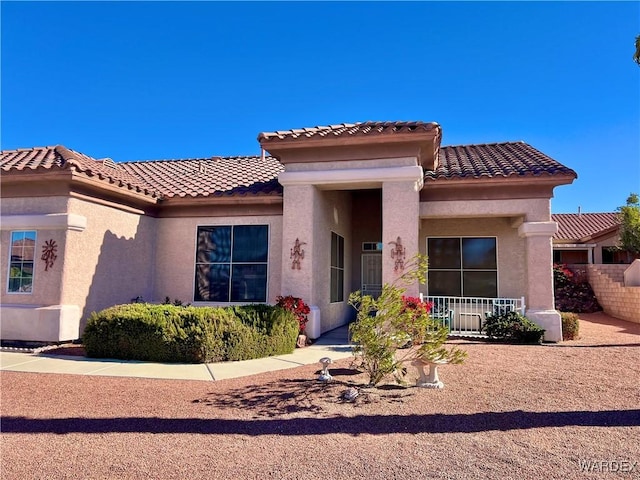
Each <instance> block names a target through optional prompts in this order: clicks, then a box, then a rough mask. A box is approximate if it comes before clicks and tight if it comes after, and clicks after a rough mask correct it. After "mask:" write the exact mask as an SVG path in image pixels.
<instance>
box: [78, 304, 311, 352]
mask: <svg viewBox="0 0 640 480" xmlns="http://www.w3.org/2000/svg"><path fill="white" fill-rule="evenodd" d="M297 336H298V322H297V320H296V318H295V316H294V315H293V314H291V313H290V312H287V311H285V310H284V309H282V308H279V307H273V306H268V305H247V306H241V307H228V308H215V307H193V306H187V307H183V306H178V305H170V304H169V305H167V304H165V305H153V304H148V303H134V304H127V305H116V306H114V307H111V308H107V309H105V310H102V311H101V312H98V313H95V312H94V313H93V314H92V315H91V317H90V318H89V320H88V322H87V326H86V327H85V330H84V333H83V337H82V342H83V345H84V348H85V351H86V353H87V356H89V357H94V358H118V359H123V360H145V361H154V362H180V363H204V362H217V361H226V360H246V359H251V358H260V357H265V356H269V355H279V354H284V353H291V352H292V351H293V349H294V348H295V344H296V339H297Z"/></svg>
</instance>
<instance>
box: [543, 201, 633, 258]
mask: <svg viewBox="0 0 640 480" xmlns="http://www.w3.org/2000/svg"><path fill="white" fill-rule="evenodd" d="M551 220H553V221H554V222H556V223H557V224H558V231H557V232H556V234H555V235H554V236H553V261H554V263H567V264H585V263H596V264H601V263H602V264H611V263H631V262H632V261H633V259H634V255H633V254H632V253H631V252H628V251H626V250H622V249H620V248H617V246H618V244H619V243H620V216H619V214H618V213H616V212H603V213H581V212H579V213H554V214H552V215H551Z"/></svg>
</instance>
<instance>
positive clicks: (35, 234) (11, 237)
mask: <svg viewBox="0 0 640 480" xmlns="http://www.w3.org/2000/svg"><path fill="white" fill-rule="evenodd" d="M14 233H33V235H34V237H35V238H34V240H33V273H32V275H31V291H29V292H21V291H17V292H12V291H11V290H9V285H10V279H11V253H12V251H13V234H14ZM37 245H38V231H37V230H11V231H10V232H9V248H8V250H9V262H8V264H7V288H6V292H7V295H33V292H34V290H35V280H36V246H37ZM21 278H22V277H21Z"/></svg>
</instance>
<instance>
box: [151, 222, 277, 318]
mask: <svg viewBox="0 0 640 480" xmlns="http://www.w3.org/2000/svg"><path fill="white" fill-rule="evenodd" d="M157 222H158V230H157V242H156V251H155V272H154V280H155V281H154V293H153V295H152V296H153V300H154V301H164V299H165V297H169V298H170V300H171V301H173V300H181V301H182V302H188V303H193V298H194V285H195V255H196V235H197V230H198V226H210V225H269V263H268V266H267V269H268V270H267V272H268V273H267V275H268V285H267V301H268V302H269V303H275V301H276V300H275V299H276V297H277V296H278V295H280V294H281V293H282V292H281V281H280V278H281V274H282V249H283V246H282V217H281V216H280V215H270V216H257V215H256V216H246V217H227V218H225V217H187V218H159V219H157ZM287 248H288V247H287ZM287 251H288V250H287ZM197 304H198V305H205V304H206V305H215V303H209V302H198V303H197ZM224 305H228V304H227V303H225V304H224Z"/></svg>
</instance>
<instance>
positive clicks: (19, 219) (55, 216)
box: [0, 213, 87, 232]
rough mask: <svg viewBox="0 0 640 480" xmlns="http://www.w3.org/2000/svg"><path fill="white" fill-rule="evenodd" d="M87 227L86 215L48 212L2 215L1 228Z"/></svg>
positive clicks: (48, 228) (71, 228) (60, 228)
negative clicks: (43, 213)
mask: <svg viewBox="0 0 640 480" xmlns="http://www.w3.org/2000/svg"><path fill="white" fill-rule="evenodd" d="M85 228H87V217H84V216H82V215H77V214H75V213H50V214H45V215H3V216H2V218H1V219H0V229H2V230H26V229H34V230H73V231H76V232H82V231H84V229H85Z"/></svg>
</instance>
